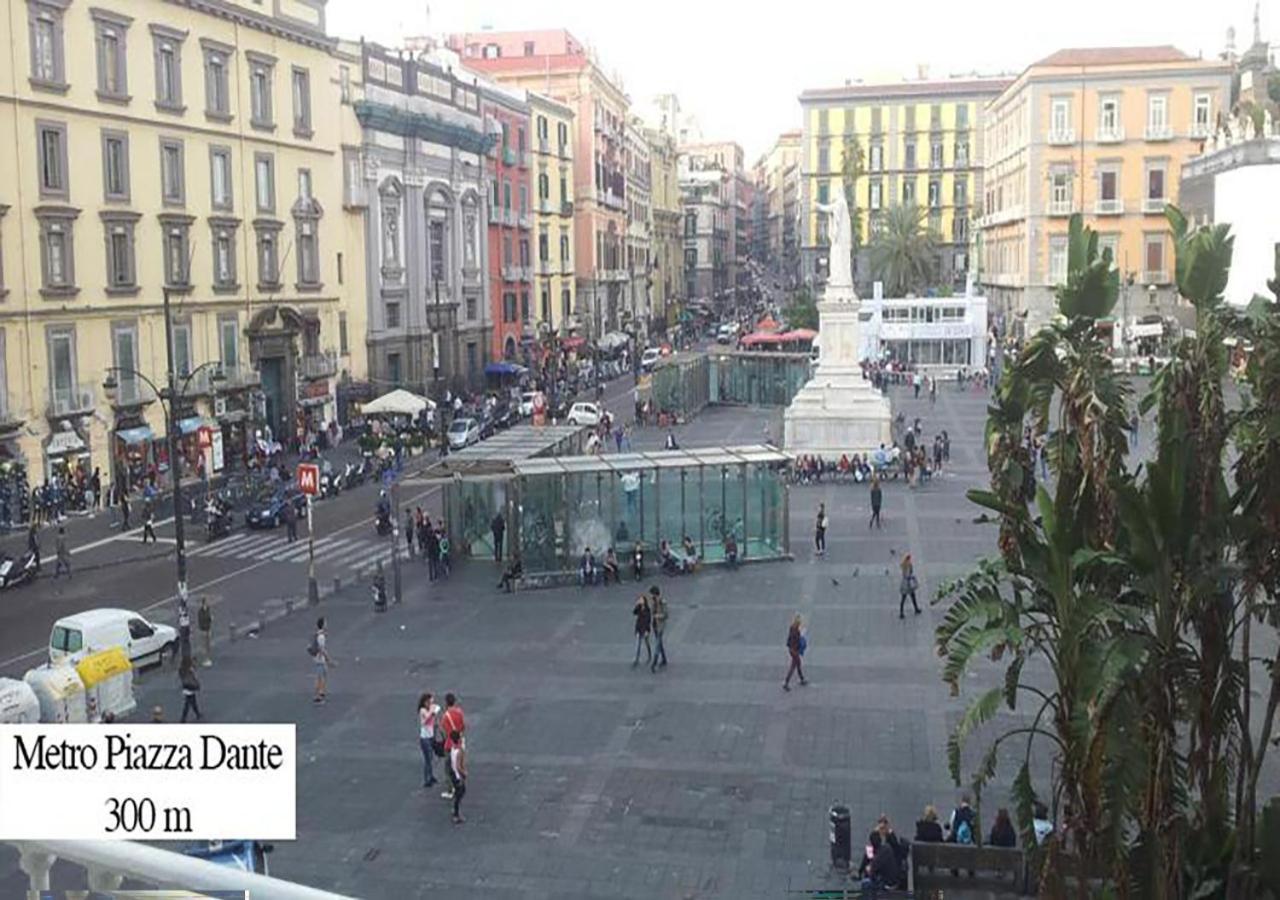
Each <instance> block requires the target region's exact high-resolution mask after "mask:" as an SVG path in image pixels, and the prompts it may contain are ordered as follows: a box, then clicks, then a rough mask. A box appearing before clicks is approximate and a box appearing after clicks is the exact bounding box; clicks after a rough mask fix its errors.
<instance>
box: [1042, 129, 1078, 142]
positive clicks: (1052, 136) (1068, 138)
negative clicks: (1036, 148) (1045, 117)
mask: <svg viewBox="0 0 1280 900" xmlns="http://www.w3.org/2000/svg"><path fill="white" fill-rule="evenodd" d="M1075 142H1076V130H1075V129H1074V128H1055V129H1050V131H1049V143H1050V144H1051V145H1053V146H1054V147H1061V146H1064V145H1066V144H1074V143H1075Z"/></svg>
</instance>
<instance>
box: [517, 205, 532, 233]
mask: <svg viewBox="0 0 1280 900" xmlns="http://www.w3.org/2000/svg"><path fill="white" fill-rule="evenodd" d="M516 222H517V224H519V226H520V227H521V228H532V227H533V220H532V219H531V218H530V217H529V211H528V210H527V209H522V210H520V217H519V218H518V219H516Z"/></svg>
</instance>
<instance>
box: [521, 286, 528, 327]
mask: <svg viewBox="0 0 1280 900" xmlns="http://www.w3.org/2000/svg"><path fill="white" fill-rule="evenodd" d="M520 321H521V322H525V323H528V321H529V292H528V291H523V290H522V291H521V292H520Z"/></svg>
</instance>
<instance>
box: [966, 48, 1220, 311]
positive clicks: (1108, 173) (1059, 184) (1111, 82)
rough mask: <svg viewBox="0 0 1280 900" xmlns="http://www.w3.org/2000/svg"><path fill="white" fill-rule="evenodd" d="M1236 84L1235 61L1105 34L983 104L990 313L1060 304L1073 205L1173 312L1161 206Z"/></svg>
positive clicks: (1130, 273) (1050, 60) (1129, 279)
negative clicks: (1115, 41)
mask: <svg viewBox="0 0 1280 900" xmlns="http://www.w3.org/2000/svg"><path fill="white" fill-rule="evenodd" d="M1230 91H1231V67H1230V65H1229V64H1228V63H1225V62H1217V61H1209V60H1203V59H1197V58H1194V57H1191V56H1188V55H1187V54H1185V53H1183V52H1181V51H1180V50H1178V49H1176V48H1174V47H1100V48H1092V49H1071V50H1060V51H1058V52H1057V53H1054V54H1052V55H1051V56H1048V57H1046V58H1045V59H1042V60H1040V61H1039V62H1037V63H1034V64H1032V65H1031V66H1029V67H1028V68H1027V69H1026V71H1024V72H1023V73H1022V74H1021V75H1019V76H1018V78H1017V79H1016V80H1015V81H1014V82H1013V83H1012V84H1010V85H1009V86H1008V87H1007V88H1006V89H1005V90H1004V91H1003V92H1001V94H1000V95H999V96H998V97H996V98H995V99H994V100H993V101H992V102H991V103H990V104H989V105H988V107H987V110H986V117H985V135H986V139H985V147H986V158H985V165H986V176H985V187H984V195H983V202H982V217H981V218H980V219H979V221H978V227H979V229H980V234H979V236H978V248H979V250H978V253H979V262H980V266H981V281H982V284H983V286H984V287H985V288H986V291H987V293H988V296H989V298H990V302H991V309H992V314H993V315H994V316H996V317H997V318H998V319H1001V320H1002V321H1003V324H1004V327H1005V329H1006V330H1007V331H1008V332H1011V333H1014V334H1029V333H1031V332H1033V331H1035V330H1036V329H1038V328H1039V327H1040V326H1041V325H1043V324H1044V323H1045V322H1047V321H1048V320H1049V318H1050V317H1051V316H1052V313H1053V310H1054V308H1055V303H1054V288H1055V285H1057V284H1060V283H1061V282H1062V281H1063V280H1064V279H1065V277H1066V271H1067V228H1068V222H1069V219H1070V216H1071V214H1072V213H1075V212H1079V213H1082V214H1083V215H1084V218H1085V221H1086V224H1088V225H1090V226H1091V227H1093V228H1094V229H1095V230H1097V231H1098V232H1099V235H1100V243H1101V245H1102V247H1104V248H1105V249H1107V250H1109V251H1110V252H1111V254H1112V258H1113V259H1114V260H1115V262H1116V265H1117V266H1118V267H1119V268H1120V270H1121V273H1122V276H1123V278H1124V280H1125V282H1126V283H1127V284H1129V285H1131V286H1137V290H1139V291H1140V292H1141V294H1142V295H1143V296H1146V297H1148V298H1149V299H1148V301H1146V302H1147V303H1148V304H1150V305H1154V306H1155V307H1156V310H1158V311H1161V312H1163V313H1164V314H1166V315H1168V314H1171V313H1172V312H1173V309H1174V305H1175V303H1176V299H1175V295H1176V291H1175V288H1174V286H1173V247H1172V242H1171V238H1170V234H1169V227H1168V223H1167V221H1166V220H1165V217H1164V208H1165V205H1166V204H1167V203H1175V204H1176V203H1177V201H1178V196H1177V192H1178V183H1179V180H1180V176H1181V170H1182V165H1183V163H1184V161H1185V160H1187V159H1188V158H1189V157H1192V156H1195V155H1197V154H1198V153H1199V152H1200V150H1201V148H1202V146H1203V144H1204V141H1205V139H1206V138H1207V137H1208V136H1209V135H1211V134H1212V132H1213V127H1214V122H1215V120H1216V119H1217V117H1218V115H1219V114H1221V113H1223V112H1224V111H1225V110H1226V109H1227V104H1228V103H1229V98H1230Z"/></svg>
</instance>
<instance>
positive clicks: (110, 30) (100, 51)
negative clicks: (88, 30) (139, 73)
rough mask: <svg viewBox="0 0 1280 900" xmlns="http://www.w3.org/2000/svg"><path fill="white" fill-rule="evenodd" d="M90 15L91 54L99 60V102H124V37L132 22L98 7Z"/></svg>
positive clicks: (125, 77) (126, 93)
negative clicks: (92, 51) (93, 52)
mask: <svg viewBox="0 0 1280 900" xmlns="http://www.w3.org/2000/svg"><path fill="white" fill-rule="evenodd" d="M89 15H91V16H92V17H93V29H94V51H95V56H97V60H98V99H100V100H112V101H127V100H128V99H129V80H128V69H127V68H126V65H125V62H126V59H127V55H126V53H125V34H126V32H127V31H128V29H129V24H130V23H131V22H132V21H133V19H131V18H130V17H128V16H122V15H119V14H117V13H112V12H107V11H106V10H104V9H97V8H93V9H90V10H89Z"/></svg>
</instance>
